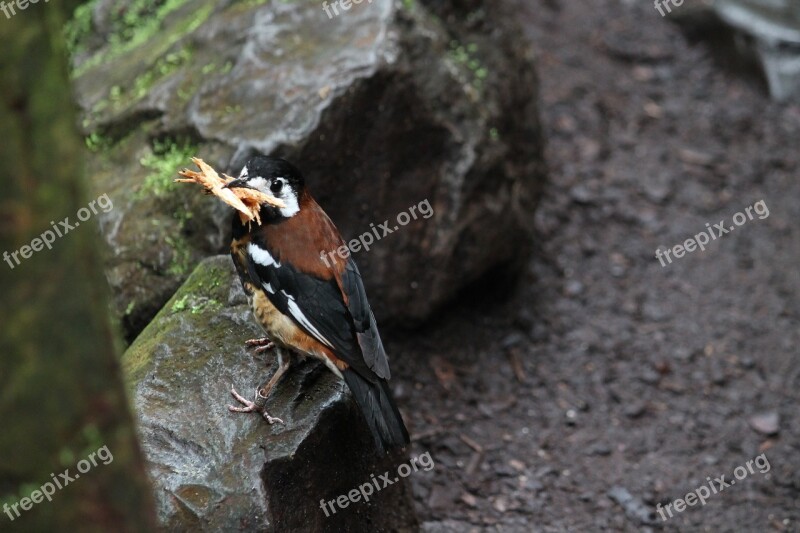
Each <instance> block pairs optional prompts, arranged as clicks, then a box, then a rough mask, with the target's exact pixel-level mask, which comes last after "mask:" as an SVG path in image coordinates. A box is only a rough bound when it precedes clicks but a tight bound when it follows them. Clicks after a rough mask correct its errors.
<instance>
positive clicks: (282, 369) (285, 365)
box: [259, 350, 292, 396]
mask: <svg viewBox="0 0 800 533" xmlns="http://www.w3.org/2000/svg"><path fill="white" fill-rule="evenodd" d="M291 364H292V360H291V358H289V357H287V358H286V361H284V360H283V354H282V353H281V350H278V370H276V371H275V374H273V376H272V378H270V380H269V381H268V382H267V384H266V385H264V387H261V388H260V389H259V392H262V391H263V394H264V396H269V393H270V392H272V388H273V387H274V386H275V384H276V383H278V380H279V379H281V376H283V375H284V374H285V373H286V371H287V370H289V366H291Z"/></svg>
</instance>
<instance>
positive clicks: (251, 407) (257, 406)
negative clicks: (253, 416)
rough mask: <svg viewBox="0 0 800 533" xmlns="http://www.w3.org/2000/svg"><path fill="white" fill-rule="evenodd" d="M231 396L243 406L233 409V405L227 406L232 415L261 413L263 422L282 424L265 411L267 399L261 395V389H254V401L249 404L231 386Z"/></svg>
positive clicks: (278, 419) (281, 421)
mask: <svg viewBox="0 0 800 533" xmlns="http://www.w3.org/2000/svg"><path fill="white" fill-rule="evenodd" d="M231 396H233V397H234V398H235V399H236V401H237V402H239V403H241V404H242V405H244V407H234V406H233V405H229V406H228V410H229V411H231V412H232V413H253V412H256V413H261V416H263V417H264V420H266V421H267V422H269V423H270V424H274V423H275V422H280V423H281V424H283V423H284V422H283V420H281V419H280V418H278V417H275V416H270V414H269V413H268V412H267V410H266V409H265V406H266V404H267V397H266V396H265V395H264V394H263V393H262V391H261V389H256V397H255V401H253V402H251V401H250V400H248V399H247V398H245V397H244V396H242V395H241V394H239V393H238V392H236V389H235V388H234V387H233V386H232V385H231Z"/></svg>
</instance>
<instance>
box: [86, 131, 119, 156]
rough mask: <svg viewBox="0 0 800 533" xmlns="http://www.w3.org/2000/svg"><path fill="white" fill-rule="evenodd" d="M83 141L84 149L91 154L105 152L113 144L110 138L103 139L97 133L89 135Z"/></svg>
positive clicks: (103, 137)
mask: <svg viewBox="0 0 800 533" xmlns="http://www.w3.org/2000/svg"><path fill="white" fill-rule="evenodd" d="M84 140H85V141H86V147H87V148H88V149H89V150H90V151H91V152H100V151H104V150H107V149H108V148H110V147H111V146H113V144H114V143H113V141H112V140H111V138H110V137H105V136H103V135H100V134H99V133H97V132H92V133H90V134H89V135H87V136H86V137H85V138H84Z"/></svg>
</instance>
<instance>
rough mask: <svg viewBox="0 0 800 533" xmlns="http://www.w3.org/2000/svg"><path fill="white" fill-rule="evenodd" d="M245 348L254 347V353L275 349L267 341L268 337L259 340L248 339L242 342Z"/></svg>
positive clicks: (270, 342) (271, 343) (272, 344)
mask: <svg viewBox="0 0 800 533" xmlns="http://www.w3.org/2000/svg"><path fill="white" fill-rule="evenodd" d="M244 344H245V346H247V347H248V348H253V347H255V350H253V352H254V353H264V352H267V351H269V350H271V349H273V348H274V347H275V343H274V342H272V341H271V340H269V337H262V338H260V339H249V340H246V341H244Z"/></svg>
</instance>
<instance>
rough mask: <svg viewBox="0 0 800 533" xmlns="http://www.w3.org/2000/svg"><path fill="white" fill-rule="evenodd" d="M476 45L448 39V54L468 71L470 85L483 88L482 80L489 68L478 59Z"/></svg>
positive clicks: (479, 88)
mask: <svg viewBox="0 0 800 533" xmlns="http://www.w3.org/2000/svg"><path fill="white" fill-rule="evenodd" d="M477 53H478V45H477V44H475V43H470V44H468V45H466V46H464V45H462V44H461V43H460V42H458V41H456V40H452V41H450V50H449V53H448V56H449V57H450V59H451V60H452V61H453V62H454V63H456V64H457V65H459V66H461V67H462V68H463V70H465V71H466V72H468V73H469V76H468V77H469V79H468V80H467V81H468V82H469V83H470V85H472V86H473V87H474V88H475V89H477V90H479V91H480V90H481V89H483V82H484V80H485V79H486V78H487V77H488V76H489V69H487V68H486V67H485V66H484V65H483V63H481V61H480V59H479V58H478V57H477V55H476V54H477Z"/></svg>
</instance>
